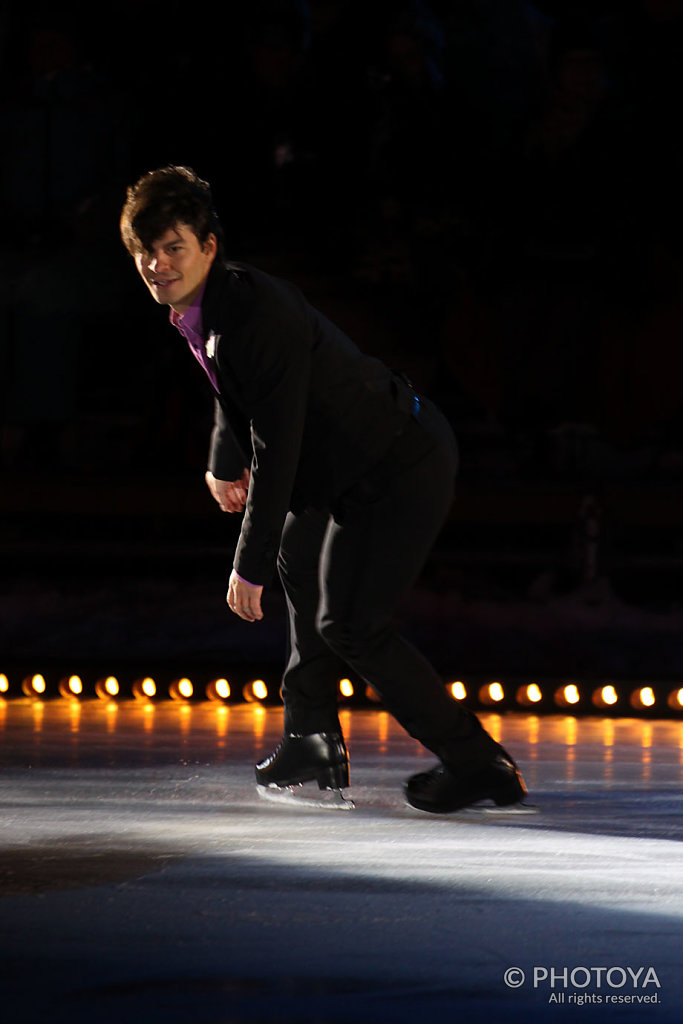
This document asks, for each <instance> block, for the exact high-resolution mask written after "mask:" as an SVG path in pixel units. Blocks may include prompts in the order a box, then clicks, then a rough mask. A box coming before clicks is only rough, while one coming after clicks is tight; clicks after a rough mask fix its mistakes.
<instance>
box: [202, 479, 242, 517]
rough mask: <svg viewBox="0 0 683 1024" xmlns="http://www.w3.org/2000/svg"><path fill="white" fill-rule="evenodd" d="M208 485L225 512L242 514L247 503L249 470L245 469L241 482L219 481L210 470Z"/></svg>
mask: <svg viewBox="0 0 683 1024" xmlns="http://www.w3.org/2000/svg"><path fill="white" fill-rule="evenodd" d="M205 479H206V484H207V487H208V488H209V490H210V491H211V493H212V494H213V496H214V498H215V499H216V501H217V502H218V504H219V505H220V507H221V509H222V510H223V512H241V511H242V509H243V508H244V506H245V505H246V503H247V491H248V490H249V470H248V469H245V470H244V472H243V473H242V476H241V478H240V479H239V480H217V479H216V477H215V476H214V475H213V473H212V472H211V471H210V470H208V471H207V473H206V475H205Z"/></svg>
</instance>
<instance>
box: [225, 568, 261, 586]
mask: <svg viewBox="0 0 683 1024" xmlns="http://www.w3.org/2000/svg"><path fill="white" fill-rule="evenodd" d="M232 571H233V572H234V573H235V576H236V577H237V579H238V580H239V581H240V583H246V585H247V586H248V587H260V586H261V584H260V583H250V582H249V580H245V578H244V576H240V574H239V573H238V572H237V570H236V569H233V570H232Z"/></svg>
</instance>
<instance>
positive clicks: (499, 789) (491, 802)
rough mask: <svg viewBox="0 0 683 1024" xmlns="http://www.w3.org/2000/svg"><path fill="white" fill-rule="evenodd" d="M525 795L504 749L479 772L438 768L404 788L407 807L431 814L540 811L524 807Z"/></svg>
mask: <svg viewBox="0 0 683 1024" xmlns="http://www.w3.org/2000/svg"><path fill="white" fill-rule="evenodd" d="M526 795H527V788H526V785H525V784H524V779H523V778H522V775H521V772H520V771H519V768H518V767H517V765H516V764H515V762H514V761H513V760H512V758H511V757H510V756H509V754H507V753H506V751H504V750H503V748H502V747H501V748H500V753H499V754H497V755H496V756H495V757H494V758H493V760H492V761H491V762H490V763H489V764H488V765H486V767H485V768H483V769H481V770H480V771H477V772H474V773H472V774H463V773H462V771H460V772H456V771H451V770H449V768H448V767H447V766H446V765H445V764H439V765H437V766H436V767H435V768H432V769H431V770H430V771H427V772H419V773H418V774H417V775H412V776H411V777H410V778H409V779H408V782H407V783H406V786H405V796H406V800H407V801H408V803H409V804H410V805H411V806H412V807H417V808H418V810H421V811H430V812H431V813H432V814H450V813H453V812H454V811H476V812H478V813H485V814H490V813H496V812H504V813H510V812H513V813H525V814H529V813H535V812H536V811H537V810H538V808H536V807H534V806H533V804H526V803H524V797H525V796H526Z"/></svg>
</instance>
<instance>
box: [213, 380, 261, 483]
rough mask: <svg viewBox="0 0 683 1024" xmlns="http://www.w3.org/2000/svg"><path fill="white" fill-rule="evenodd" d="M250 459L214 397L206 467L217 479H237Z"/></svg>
mask: <svg viewBox="0 0 683 1024" xmlns="http://www.w3.org/2000/svg"><path fill="white" fill-rule="evenodd" d="M250 461H251V457H250V456H249V455H247V454H246V453H245V452H244V451H243V450H242V447H241V445H240V444H239V443H238V442H237V439H236V438H235V435H234V433H233V431H232V428H231V426H230V423H229V422H228V419H227V417H226V415H225V413H224V411H223V408H222V406H221V403H220V402H219V400H218V399H217V398H216V399H215V404H214V421H213V430H212V432H211V443H210V445H209V465H208V468H209V469H210V470H211V472H212V473H213V475H214V476H215V477H216V479H217V480H239V479H240V477H241V476H242V473H243V471H244V469H245V467H246V466H248V465H249V463H250Z"/></svg>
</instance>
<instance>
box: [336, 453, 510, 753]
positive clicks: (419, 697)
mask: <svg viewBox="0 0 683 1024" xmlns="http://www.w3.org/2000/svg"><path fill="white" fill-rule="evenodd" d="M390 462H391V460H390ZM395 463H396V465H391V464H390V465H389V467H388V469H389V475H388V478H387V477H386V475H385V474H382V473H380V479H379V480H378V481H377V482H375V483H373V482H370V483H369V484H368V482H365V483H364V484H363V485H362V486H359V487H357V488H354V489H353V490H352V491H351V492H350V493H349V494H347V495H346V496H345V499H344V501H343V503H342V506H341V508H340V510H339V511H338V513H337V514H335V517H334V519H333V521H332V522H331V523H330V525H329V527H328V529H327V531H326V533H325V537H324V541H323V546H322V553H321V581H322V592H321V601H320V611H319V616H318V622H319V628H320V632H321V634H322V636H323V637H324V639H325V640H326V642H327V643H328V644H329V645H330V647H331V648H332V649H333V650H334V651H335V652H336V653H337V654H338V655H339V656H340V657H341V658H343V660H344V661H346V662H347V663H348V664H349V665H350V666H351V667H352V668H353V669H354V671H355V672H357V673H358V674H359V675H360V676H361V677H362V678H363V679H365V680H366V681H367V682H368V683H369V684H370V685H371V686H372V687H373V688H374V689H375V690H376V691H377V693H378V694H379V695H380V697H381V699H382V701H383V703H384V705H385V707H386V708H387V709H388V710H389V711H390V712H391V713H392V714H393V715H394V717H395V718H396V719H397V720H398V721H399V722H400V723H401V725H402V726H403V727H404V728H405V729H406V730H407V732H408V733H409V734H410V735H411V736H414V737H415V738H416V739H418V740H420V742H422V743H423V744H424V745H425V746H426V747H428V748H429V749H430V750H432V751H434V752H435V753H436V754H437V755H438V756H439V757H441V758H442V759H444V760H447V761H448V763H449V764H450V765H451V766H453V767H460V766H462V767H467V768H468V769H472V768H474V767H476V766H477V765H478V764H485V763H487V762H488V761H490V759H491V757H492V756H493V755H494V754H495V752H497V750H498V747H497V745H496V744H495V742H494V741H493V739H492V738H491V737H490V736H489V735H488V734H487V733H486V732H485V731H484V730H483V728H482V727H481V725H480V723H479V721H478V719H477V718H476V717H475V716H474V715H473V714H472V713H471V712H468V711H466V710H465V709H464V708H462V706H461V705H459V704H457V703H456V702H455V701H454V700H453V699H452V698H451V697H450V696H449V695H448V694H447V692H446V690H445V687H444V685H443V681H442V680H441V678H440V677H439V675H438V674H437V672H436V671H435V669H434V668H433V666H432V665H431V664H430V663H429V661H428V660H427V659H426V658H425V657H424V656H423V655H422V654H421V653H420V652H419V651H417V650H416V649H415V647H414V646H413V645H412V644H410V643H409V642H408V641H407V640H406V639H404V638H403V637H402V636H400V635H399V634H398V632H397V630H396V627H395V624H394V616H395V612H396V609H397V605H398V604H399V602H400V601H401V599H402V598H403V597H404V595H405V594H406V593H407V591H408V590H409V589H410V587H411V586H412V585H413V583H414V582H415V580H416V578H417V576H418V574H419V572H420V570H421V569H422V566H423V564H424V561H425V559H426V557H427V554H428V552H429V550H430V548H431V547H432V544H433V543H434V540H435V538H436V536H437V534H438V532H439V529H440V528H441V526H442V524H443V521H444V518H445V515H446V513H447V511H448V509H449V507H450V502H451V499H452V488H453V478H454V453H453V450H452V449H451V448H449V445H448V443H447V440H446V441H443V440H442V441H441V442H440V443H436V444H434V445H433V447H432V448H431V450H429V451H428V452H427V453H426V454H421V456H420V458H419V460H418V461H417V463H415V464H412V465H403V464H402V461H401V452H400V450H399V451H398V453H397V455H396V458H395ZM384 468H385V469H386V467H384Z"/></svg>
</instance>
